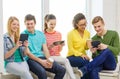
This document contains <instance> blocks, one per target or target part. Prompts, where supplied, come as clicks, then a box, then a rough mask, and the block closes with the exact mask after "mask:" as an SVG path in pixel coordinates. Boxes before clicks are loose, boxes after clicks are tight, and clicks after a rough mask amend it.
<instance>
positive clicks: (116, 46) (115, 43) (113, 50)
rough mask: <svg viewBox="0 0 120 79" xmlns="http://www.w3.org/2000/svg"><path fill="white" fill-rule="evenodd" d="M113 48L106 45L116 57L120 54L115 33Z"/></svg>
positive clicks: (119, 46)
mask: <svg viewBox="0 0 120 79" xmlns="http://www.w3.org/2000/svg"><path fill="white" fill-rule="evenodd" d="M113 39H114V40H113V41H112V42H113V46H110V45H108V48H109V49H110V50H111V51H112V52H113V53H114V54H115V55H118V54H119V52H120V40H119V35H118V33H117V32H115V34H114V38H113Z"/></svg>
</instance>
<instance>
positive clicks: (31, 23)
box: [25, 20, 35, 33]
mask: <svg viewBox="0 0 120 79" xmlns="http://www.w3.org/2000/svg"><path fill="white" fill-rule="evenodd" d="M25 25H26V28H27V30H28V31H29V32H30V33H34V30H35V21H34V20H26V21H25Z"/></svg>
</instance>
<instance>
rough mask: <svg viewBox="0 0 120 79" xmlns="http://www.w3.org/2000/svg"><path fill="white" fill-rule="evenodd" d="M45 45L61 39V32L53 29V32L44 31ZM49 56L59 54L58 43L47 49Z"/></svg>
mask: <svg viewBox="0 0 120 79" xmlns="http://www.w3.org/2000/svg"><path fill="white" fill-rule="evenodd" d="M45 36H46V41H47V46H48V47H49V46H50V45H51V44H52V43H53V42H55V41H61V33H60V32H57V31H54V32H53V33H48V32H45ZM49 52H50V55H51V56H60V45H57V46H54V47H53V48H51V49H49Z"/></svg>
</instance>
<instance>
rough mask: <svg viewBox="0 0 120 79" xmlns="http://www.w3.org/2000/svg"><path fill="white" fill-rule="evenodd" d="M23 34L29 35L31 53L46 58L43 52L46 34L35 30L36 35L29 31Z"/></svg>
mask: <svg viewBox="0 0 120 79" xmlns="http://www.w3.org/2000/svg"><path fill="white" fill-rule="evenodd" d="M23 33H24V34H28V42H29V49H30V51H31V53H32V54H34V55H35V56H36V57H45V55H44V53H43V50H42V47H43V44H46V38H45V35H44V33H42V32H41V31H38V30H35V32H34V34H32V33H30V32H29V31H28V30H25V31H24V32H23Z"/></svg>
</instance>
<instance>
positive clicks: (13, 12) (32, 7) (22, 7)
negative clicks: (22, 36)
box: [0, 0, 42, 72]
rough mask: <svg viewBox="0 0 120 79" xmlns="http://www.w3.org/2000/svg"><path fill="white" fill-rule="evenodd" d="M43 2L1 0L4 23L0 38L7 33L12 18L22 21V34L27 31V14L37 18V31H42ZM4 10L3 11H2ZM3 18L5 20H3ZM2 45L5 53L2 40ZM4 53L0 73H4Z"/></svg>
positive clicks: (0, 55)
mask: <svg viewBox="0 0 120 79" xmlns="http://www.w3.org/2000/svg"><path fill="white" fill-rule="evenodd" d="M41 1H42V0H0V4H1V5H0V14H1V15H2V14H3V16H1V18H0V21H1V22H2V21H3V25H2V23H1V24H0V25H1V26H2V27H1V31H0V37H1V38H2V37H3V35H2V34H3V33H6V31H7V21H8V19H9V17H10V16H16V17H17V18H18V19H19V21H20V31H21V32H22V31H23V30H25V28H26V27H25V25H24V17H25V15H27V14H33V15H35V17H36V21H37V24H36V29H38V30H42V28H41V27H42V20H41V19H42V15H41V14H42V11H41V10H42V5H41ZM2 9H3V11H2ZM2 17H3V20H2ZM0 41H1V42H0V43H2V44H1V46H2V47H1V48H0V49H1V51H3V40H2V39H1V40H0ZM2 57H4V56H3V52H2V53H0V72H4V66H3V65H4V62H3V58H2Z"/></svg>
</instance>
